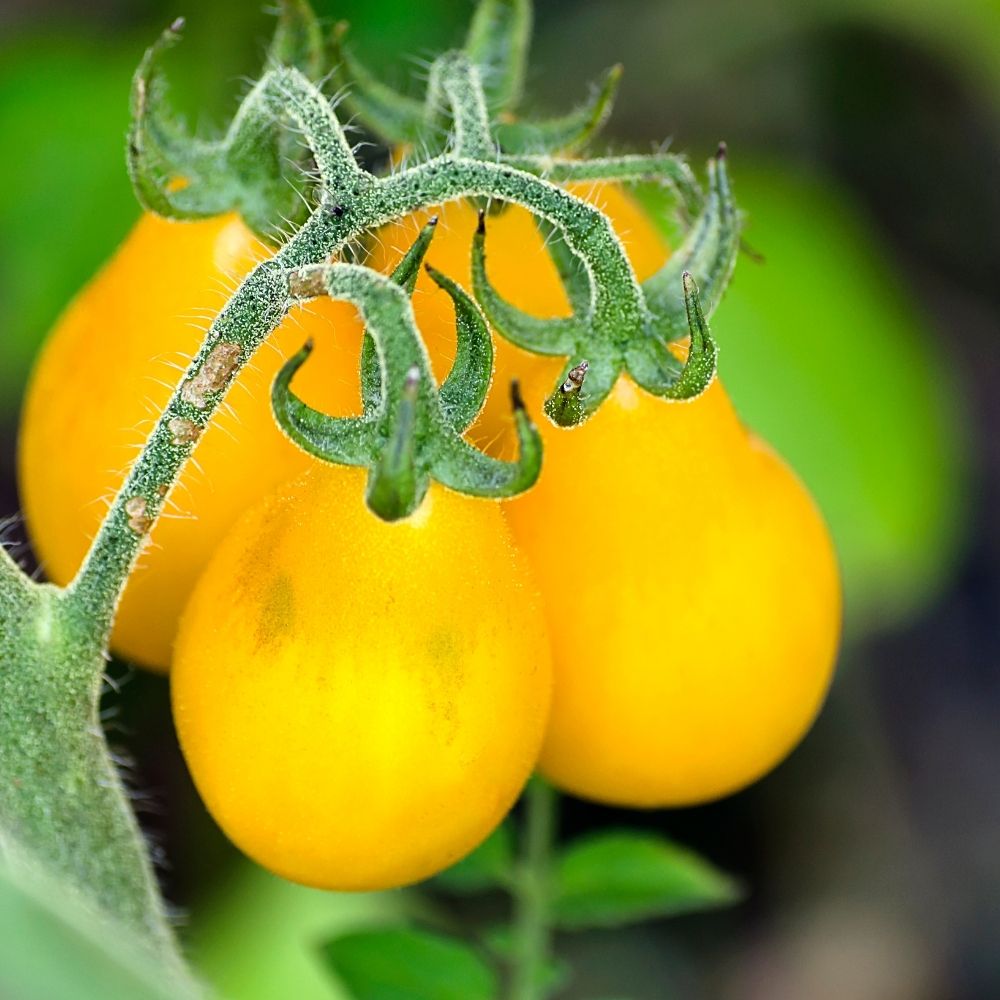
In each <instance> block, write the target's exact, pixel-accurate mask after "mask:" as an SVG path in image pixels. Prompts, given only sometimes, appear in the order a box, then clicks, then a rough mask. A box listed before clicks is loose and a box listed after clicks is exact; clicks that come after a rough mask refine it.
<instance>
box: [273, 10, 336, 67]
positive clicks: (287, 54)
mask: <svg viewBox="0 0 1000 1000" xmlns="http://www.w3.org/2000/svg"><path fill="white" fill-rule="evenodd" d="M277 14H278V25H277V27H276V28H275V31H274V36H273V37H272V39H271V44H270V46H268V50H267V61H268V63H269V64H270V65H272V66H294V67H295V68H296V69H298V70H300V71H301V72H302V73H304V74H305V75H306V76H307V77H308V78H309V79H310V80H319V79H321V78H322V76H323V74H324V73H325V72H326V69H327V65H326V49H327V46H326V39H325V38H324V36H323V29H322V27H321V26H320V23H319V20H318V19H317V17H316V13H315V11H313V9H312V5H311V4H310V3H309V0H280V4H279V6H278V11H277Z"/></svg>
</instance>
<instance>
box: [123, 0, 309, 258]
mask: <svg viewBox="0 0 1000 1000" xmlns="http://www.w3.org/2000/svg"><path fill="white" fill-rule="evenodd" d="M183 26H184V22H183V19H180V18H179V19H178V20H177V21H175V22H174V23H173V24H171V25H170V27H169V28H167V29H166V31H164V32H163V33H162V34H161V36H160V37H159V39H158V40H157V41H156V42H155V43H154V44H153V45H152V46H151V47H150V48H149V49H148V50H147V51H146V53H145V55H144V56H143V58H142V61H141V62H140V64H139V66H138V68H137V69H136V72H135V75H134V76H133V81H132V99H131V112H132V120H131V124H130V127H129V134H128V156H127V160H128V169H129V176H130V178H131V180H132V185H133V188H134V189H135V192H136V196H137V197H138V199H139V201H140V202H141V204H142V205H143V206H144V207H145V208H146V209H148V210H149V211H151V212H155V213H156V214H158V215H162V216H165V217H167V218H171V219H201V218H207V217H210V216H213V215H220V214H222V213H223V212H229V211H237V212H239V213H240V214H241V215H242V216H243V219H244V221H245V222H246V223H247V225H248V226H249V227H250V228H251V229H252V230H253V231H254V232H255V233H256V234H257V235H258V236H260V237H261V238H262V239H264V240H266V241H267V242H269V243H271V244H277V243H280V242H281V240H282V238H283V230H284V228H285V227H289V226H291V227H293V228H298V227H299V226H300V225H301V224H302V223H303V222H304V221H305V218H306V216H307V214H308V212H309V211H310V209H311V207H312V205H313V204H314V202H315V200H316V199H315V197H314V195H313V192H312V190H311V185H310V181H309V174H308V171H307V170H306V167H307V165H308V153H307V151H306V150H304V149H303V147H302V146H301V144H300V143H299V142H298V141H297V139H296V137H295V136H294V134H293V133H292V132H290V131H289V130H288V129H287V128H286V127H285V126H284V124H283V123H282V121H281V116H280V115H279V114H277V113H276V108H275V107H274V104H275V100H274V97H273V95H270V94H268V95H265V98H266V99H264V100H262V99H261V97H262V94H261V86H260V85H259V84H258V86H257V87H255V88H254V89H253V90H251V91H250V93H249V94H248V95H247V97H246V98H245V99H244V101H243V103H242V104H241V105H240V107H239V109H238V110H237V112H236V114H235V115H234V117H233V121H232V123H231V125H230V126H229V128H228V129H227V131H226V133H225V134H224V135H223V136H222V137H220V138H218V139H216V140H212V141H205V140H201V139H197V138H195V137H194V136H193V135H191V134H190V133H189V131H188V130H187V129H186V127H185V126H184V124H183V123H182V122H181V121H180V119H179V118H178V117H177V116H176V115H175V114H174V113H173V111H172V110H171V108H170V104H169V100H168V96H167V86H166V82H165V78H164V75H163V71H162V68H161V60H162V58H163V55H164V53H165V52H166V51H167V50H168V49H169V48H170V47H171V46H173V45H174V44H175V43H176V42H177V41H178V39H179V38H180V34H181V30H182V28H183ZM318 32H319V26H318V24H317V22H316V20H315V17H314V16H313V14H312V12H311V10H310V8H309V7H308V5H307V4H306V3H305V0H285V2H284V3H283V5H282V9H281V11H280V14H279V21H278V27H277V30H276V32H275V37H274V41H273V42H272V45H271V48H270V50H269V58H270V60H271V61H272V62H280V63H282V64H284V65H288V66H290V67H295V68H298V69H300V71H301V72H303V73H304V74H305V75H306V76H307V77H308V76H310V75H311V74H314V73H319V72H320V71H321V70H322V67H323V59H324V48H323V46H322V39H321V37H320V36H319V35H318ZM317 46H318V47H317Z"/></svg>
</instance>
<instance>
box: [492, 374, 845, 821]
mask: <svg viewBox="0 0 1000 1000" xmlns="http://www.w3.org/2000/svg"><path fill="white" fill-rule="evenodd" d="M544 439H545V463H544V465H543V468H542V475H541V478H540V480H539V483H538V485H537V486H536V487H535V489H534V490H532V491H531V492H530V493H528V494H526V495H524V496H522V497H519V498H517V499H515V500H513V501H512V502H510V503H508V504H507V505H505V510H506V513H507V515H508V517H509V519H510V522H511V526H512V527H513V529H514V535H515V538H516V539H517V541H518V544H519V545H521V546H522V547H523V548H524V550H525V552H527V554H528V555H529V557H530V559H531V562H532V564H533V566H534V568H535V570H536V573H537V576H538V579H539V583H540V585H541V587H542V591H543V594H544V601H545V609H546V618H547V621H548V624H549V631H550V634H551V637H552V652H553V660H554V666H555V676H556V681H555V696H554V699H553V706H552V714H551V718H550V724H549V729H548V733H547V735H546V739H545V746H544V749H543V751H542V759H541V770H542V771H543V773H544V774H545V775H547V776H548V777H549V778H550V779H551V780H552V781H553V782H554V783H555V784H556V785H558V786H559V787H560V788H563V789H565V790H566V791H569V792H572V793H573V794H576V795H580V796H583V797H585V798H591V799H596V800H598V801H601V802H607V803H613V804H616V805H624V806H649V807H652V806H680V805H690V804H693V803H698V802H704V801H706V800H710V799H714V798H717V797H719V796H722V795H726V794H728V793H730V792H733V791H736V790H737V789H739V788H742V787H743V786H744V785H747V784H749V783H750V782H752V781H754V780H755V779H757V778H759V777H760V776H761V775H763V774H764V773H766V772H767V771H769V770H770V769H771V768H772V767H774V766H775V765H776V764H777V763H778V762H779V761H781V760H782V758H784V757H785V755H786V754H787V753H788V752H789V751H790V750H791V749H792V748H793V747H794V746H795V744H796V743H797V742H798V741H799V740H800V739H801V737H802V735H803V734H804V733H805V731H806V730H807V729H808V727H809V726H810V724H811V723H812V721H813V718H814V717H815V715H816V713H817V711H818V709H819V706H820V704H821V703H822V700H823V697H824V695H825V693H826V690H827V687H828V685H829V682H830V677H831V673H832V670H833V665H834V659H835V656H836V650H837V643H838V639H839V634H840V618H841V602H840V583H839V576H838V570H837V563H836V557H835V554H834V551H833V547H832V545H831V542H830V538H829V535H828V533H827V530H826V526H825V525H824V523H823V520H822V518H821V516H820V514H819V512H818V510H817V508H816V506H815V504H814V503H813V501H812V499H811V498H810V496H809V494H808V493H807V492H806V490H805V488H804V487H803V486H802V484H801V483H800V482H799V480H798V479H797V478H796V477H795V475H794V474H793V473H792V472H791V470H789V468H788V467H787V466H786V465H785V463H784V462H783V461H782V460H781V459H780V458H779V457H778V456H777V455H775V454H774V452H772V451H771V449H770V448H768V446H767V445H766V444H764V443H763V442H762V441H760V440H759V439H758V438H756V437H754V436H753V435H752V434H751V433H749V432H748V431H747V430H746V428H745V427H744V426H743V425H742V424H741V423H740V421H739V419H738V418H737V416H736V413H735V412H734V410H733V408H732V405H731V403H730V401H729V398H728V396H727V395H726V393H725V391H724V389H723V387H722V385H721V384H720V383H719V382H718V381H715V382H713V384H712V385H711V387H710V388H709V389H708V391H707V392H706V393H705V394H704V395H703V396H701V397H700V398H699V399H697V400H695V401H694V402H690V403H670V402H666V401H664V400H660V399H656V398H654V397H652V396H650V395H648V394H646V393H644V392H642V391H641V390H639V389H637V388H636V387H635V386H634V385H633V384H632V383H631V382H630V381H629V380H628V379H627V378H622V379H621V380H620V381H619V382H618V385H617V386H616V388H615V390H614V392H613V393H612V396H611V398H610V399H609V400H608V401H607V403H605V405H604V406H603V407H602V408H601V409H600V410H599V411H598V412H597V414H596V415H595V416H594V417H592V418H591V420H590V421H589V422H587V423H586V424H585V425H583V426H582V427H579V428H577V429H575V430H572V431H565V430H560V429H557V428H555V427H551V426H549V427H547V429H546V431H545V433H544Z"/></svg>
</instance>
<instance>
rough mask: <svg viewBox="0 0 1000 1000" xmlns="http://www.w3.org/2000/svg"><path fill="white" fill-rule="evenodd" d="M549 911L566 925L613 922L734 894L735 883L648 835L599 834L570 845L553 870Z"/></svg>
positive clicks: (719, 901) (718, 901)
mask: <svg viewBox="0 0 1000 1000" xmlns="http://www.w3.org/2000/svg"><path fill="white" fill-rule="evenodd" d="M554 878H555V886H554V900H553V907H552V911H553V916H554V918H555V921H556V923H557V925H558V926H560V927H564V928H571V929H579V928H584V927H614V926H619V925H622V924H627V923H633V922H636V921H640V920H645V919H648V918H650V917H661V916H670V915H673V914H677V913H685V912H688V911H692V910H702V909H709V908H712V907H716V906H725V905H727V904H729V903H733V902H736V901H737V900H738V899H739V898H740V889H739V886H738V884H737V883H736V882H735V880H734V879H732V878H731V877H730V876H728V875H726V874H724V873H723V872H721V871H719V870H718V869H717V868H715V867H714V866H713V865H711V864H710V863H709V862H707V861H705V860H704V859H703V858H700V857H699V856H698V855H697V854H694V853H693V852H691V851H689V850H687V849H686V848H683V847H679V846H678V845H677V844H673V843H671V842H670V841H668V840H665V839H664V838H662V837H657V836H655V835H653V834H645V833H636V832H630V831H621V832H612V833H599V834H596V835H594V836H590V837H586V838H583V839H582V840H579V841H577V842H576V843H574V844H571V845H570V846H569V847H568V848H567V849H566V851H565V852H564V853H563V855H562V857H561V858H560V860H559V862H558V864H557V866H556V871H555V876H554Z"/></svg>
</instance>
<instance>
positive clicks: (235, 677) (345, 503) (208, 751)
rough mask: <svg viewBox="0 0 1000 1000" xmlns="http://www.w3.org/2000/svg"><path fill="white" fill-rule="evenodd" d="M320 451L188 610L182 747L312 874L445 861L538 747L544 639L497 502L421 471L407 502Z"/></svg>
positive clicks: (247, 842) (206, 783) (181, 653)
mask: <svg viewBox="0 0 1000 1000" xmlns="http://www.w3.org/2000/svg"><path fill="white" fill-rule="evenodd" d="M363 494H364V473H363V472H362V471H361V470H358V469H346V468H340V467H335V466H327V465H321V464H319V463H315V464H314V466H313V467H312V468H311V469H310V470H309V471H308V472H307V473H306V474H305V475H304V476H303V477H302V478H300V479H299V480H297V481H296V482H295V483H293V484H291V485H289V486H287V487H285V488H284V489H281V490H279V491H277V492H276V493H274V494H273V495H272V496H271V497H270V498H268V499H267V500H266V501H265V502H263V503H261V504H260V505H258V506H256V507H255V508H254V509H253V510H252V511H251V512H249V513H248V514H247V515H246V516H245V517H244V518H243V519H242V520H240V521H239V522H238V524H237V525H236V526H235V527H234V528H233V530H232V531H231V532H230V533H229V535H228V536H227V537H226V539H225V540H224V541H223V542H222V544H221V545H220V546H219V548H218V549H217V550H216V553H215V555H214V556H213V558H212V560H211V562H210V563H209V565H208V568H207V569H206V571H205V573H204V575H203V576H202V578H201V580H200V581H199V583H198V586H197V588H196V590H195V593H194V595H193V597H192V599H191V602H190V604H189V605H188V607H187V610H186V611H185V613H184V616H183V619H182V623H181V629H180V632H179V635H178V639H177V646H176V655H175V659H174V666H173V670H172V672H171V688H172V694H173V704H174V715H175V719H176V722H177V729H178V734H179V736H180V742H181V747H182V749H183V751H184V755H185V757H186V759H187V762H188V765H189V767H190V769H191V773H192V775H193V777H194V780H195V783H196V785H197V786H198V789H199V791H200V793H201V795H202V798H203V799H204V800H205V802H206V804H207V806H208V808H209V810H210V812H211V813H212V815H213V816H214V817H215V819H216V820H217V821H218V823H219V825H220V826H221V827H222V829H223V830H224V831H225V832H226V833H227V834H228V835H229V837H230V838H231V839H232V840H233V841H234V842H235V843H236V844H237V845H238V846H239V847H240V848H241V849H242V850H244V851H245V852H246V853H247V854H249V855H250V856H251V857H252V858H254V859H255V860H257V861H258V862H260V863H261V864H263V865H264V866H266V867H267V868H269V869H271V870H272V871H274V872H276V873H278V874H279V875H282V876H284V877H286V878H289V879H292V880H294V881H297V882H303V883H306V884H308V885H313V886H319V887H322V888H327V889H342V890H355V889H380V888H386V887H389V886H397V885H403V884H406V883H409V882H414V881H417V880H419V879H422V878H425V877H427V876H429V875H431V874H433V873H435V872H437V871H439V870H441V869H443V868H445V867H447V866H448V865H450V864H451V863H453V862H454V861H457V860H458V859H459V858H460V857H462V856H463V855H465V854H466V853H467V852H468V851H469V850H471V849H472V848H473V847H474V846H475V845H476V844H478V843H479V842H480V841H481V840H482V839H483V838H485V837H486V835H487V834H488V833H489V832H490V830H492V829H493V827H495V826H496V824H497V823H498V822H499V821H500V819H501V818H502V816H503V815H504V814H505V813H506V811H507V810H508V809H509V808H510V806H511V804H512V803H513V802H514V800H515V798H516V797H517V795H518V793H519V792H520V790H521V787H522V785H523V784H524V782H525V780H526V779H527V777H528V775H529V774H530V772H531V770H532V768H533V767H534V765H535V761H536V758H537V753H538V748H539V746H540V743H541V739H542V734H543V731H544V726H545V719H546V714H547V709H548V703H549V691H550V681H551V676H550V663H549V654H548V640H547V637H546V634H545V627H544V623H543V620H542V616H541V611H540V608H539V606H538V599H537V596H536V594H535V592H534V588H533V585H532V583H531V580H530V578H529V576H528V574H527V571H526V563H525V561H524V559H523V557H522V556H520V554H519V553H518V552H517V550H516V549H515V547H514V546H513V544H512V542H511V538H510V533H509V530H508V528H507V526H506V524H505V521H504V517H503V514H502V512H501V510H500V507H499V505H498V504H495V503H489V502H487V501H483V500H474V499H470V498H468V497H463V496H460V495H458V494H456V493H451V492H449V491H447V490H445V489H443V488H439V487H432V488H431V490H430V492H429V493H428V496H427V498H426V499H425V501H424V503H423V504H422V505H421V507H420V508H419V509H418V510H417V511H416V512H415V513H414V514H413V515H412V516H411V517H410V518H408V519H407V520H405V521H400V522H396V523H393V524H387V523H385V522H383V521H380V520H379V519H378V518H376V517H375V516H374V515H373V514H371V513H370V512H369V511H368V509H367V508H366V506H365V504H364V499H363Z"/></svg>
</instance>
